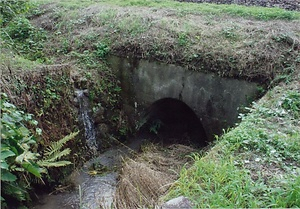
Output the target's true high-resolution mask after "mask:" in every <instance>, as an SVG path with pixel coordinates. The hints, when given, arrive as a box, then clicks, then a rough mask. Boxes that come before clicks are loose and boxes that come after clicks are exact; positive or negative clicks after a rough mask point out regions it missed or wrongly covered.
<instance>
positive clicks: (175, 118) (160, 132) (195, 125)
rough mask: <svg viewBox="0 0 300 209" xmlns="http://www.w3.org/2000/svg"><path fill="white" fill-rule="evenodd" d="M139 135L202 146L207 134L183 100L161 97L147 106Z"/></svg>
mask: <svg viewBox="0 0 300 209" xmlns="http://www.w3.org/2000/svg"><path fill="white" fill-rule="evenodd" d="M137 135H138V136H139V137H141V136H142V137H144V138H146V137H148V138H149V139H150V140H153V141H155V142H162V143H163V144H173V143H180V144H185V145H194V146H198V147H204V146H206V145H207V141H208V139H207V136H206V133H205V130H204V128H203V125H202V123H201V121H200V119H199V118H198V117H197V115H196V114H195V112H194V111H193V110H192V109H191V108H190V107H189V106H188V105H187V104H185V103H184V102H183V101H181V100H178V99H174V98H163V99H159V100H157V101H155V102H154V103H152V104H151V105H150V107H148V108H147V109H146V111H145V113H144V115H143V117H142V122H141V125H140V128H139V131H138V132H137Z"/></svg>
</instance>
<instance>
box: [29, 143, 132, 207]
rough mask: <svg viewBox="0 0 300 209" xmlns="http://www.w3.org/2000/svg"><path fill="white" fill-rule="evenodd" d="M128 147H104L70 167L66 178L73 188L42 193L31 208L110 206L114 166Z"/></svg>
mask: <svg viewBox="0 0 300 209" xmlns="http://www.w3.org/2000/svg"><path fill="white" fill-rule="evenodd" d="M131 151H132V150H131V149H129V148H126V147H122V148H121V147H120V148H115V149H111V150H108V151H106V152H104V153H103V154H100V156H99V157H97V158H94V159H92V160H90V161H89V162H87V163H85V165H84V166H83V168H82V169H80V170H77V171H74V172H73V173H72V175H71V176H70V181H71V182H72V183H73V184H74V190H73V191H71V192H64V193H60V194H56V195H43V196H41V197H40V199H39V201H38V204H37V205H36V206H35V207H33V208H32V209H54V208H60V209H69V208H75V209H77V208H81V209H98V208H110V207H111V205H112V204H113V198H114V193H115V190H116V185H117V177H118V174H119V173H118V169H117V168H118V167H120V164H121V161H122V158H123V157H125V156H127V155H129V154H130V152H131Z"/></svg>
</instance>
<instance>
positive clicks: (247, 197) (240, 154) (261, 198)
mask: <svg viewBox="0 0 300 209" xmlns="http://www.w3.org/2000/svg"><path fill="white" fill-rule="evenodd" d="M299 78H300V76H299V74H298V77H297V76H296V78H295V80H294V81H293V82H292V83H289V84H288V85H286V84H282V85H280V86H277V87H275V88H274V89H273V90H271V91H270V92H268V93H267V95H266V96H265V97H264V98H263V99H262V100H261V101H259V102H258V103H255V104H254V105H253V107H252V108H251V109H250V113H249V114H248V115H242V116H241V118H242V122H241V123H240V124H239V125H238V126H237V127H236V128H234V129H232V130H230V131H228V132H227V133H225V134H224V135H223V136H222V137H221V138H220V139H219V141H218V142H216V145H215V146H214V147H213V148H212V149H211V150H210V151H209V152H208V153H207V155H204V156H200V155H198V154H195V155H194V156H193V158H194V165H193V166H192V167H191V168H190V169H185V168H183V169H182V171H181V177H180V178H179V179H178V180H177V181H176V182H175V184H174V185H173V187H172V189H171V191H170V193H169V197H170V196H171V197H177V196H179V195H184V196H186V197H188V198H190V199H191V200H192V202H193V203H194V204H195V207H196V208H208V207H212V208H223V207H230V208H235V207H238V208H269V207H273V208H289V207H299V206H300V169H299V166H300V164H299V162H300V155H299V153H300V128H299V126H300V124H299V113H300V93H299V92H300V88H299V86H300V85H299V84H300V82H299Z"/></svg>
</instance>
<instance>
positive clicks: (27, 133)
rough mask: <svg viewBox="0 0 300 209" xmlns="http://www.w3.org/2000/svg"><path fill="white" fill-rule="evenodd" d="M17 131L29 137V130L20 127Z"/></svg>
mask: <svg viewBox="0 0 300 209" xmlns="http://www.w3.org/2000/svg"><path fill="white" fill-rule="evenodd" d="M19 131H20V133H21V134H22V135H23V136H29V134H30V132H29V130H28V129H27V128H25V127H24V126H21V127H20V128H19Z"/></svg>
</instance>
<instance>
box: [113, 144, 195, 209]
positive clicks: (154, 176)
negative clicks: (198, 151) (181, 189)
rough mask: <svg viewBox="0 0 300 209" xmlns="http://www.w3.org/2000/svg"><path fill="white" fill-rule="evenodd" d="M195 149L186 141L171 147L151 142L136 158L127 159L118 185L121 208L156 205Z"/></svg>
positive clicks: (117, 193) (119, 205)
mask: <svg viewBox="0 0 300 209" xmlns="http://www.w3.org/2000/svg"><path fill="white" fill-rule="evenodd" d="M194 151H195V150H194V149H193V148H191V147H188V146H184V145H178V144H177V145H171V146H169V147H167V148H163V147H160V146H158V145H153V144H151V145H147V147H146V148H145V149H144V150H143V152H142V153H141V154H140V155H139V156H138V157H137V158H135V159H126V160H125V161H124V164H123V167H122V171H121V175H120V181H119V184H118V186H117V191H116V196H115V205H116V207H117V208H124V209H126V208H145V207H150V208H151V207H155V206H157V205H158V204H159V202H160V200H159V199H160V197H162V196H163V195H164V194H166V192H167V191H168V189H169V187H170V186H171V184H172V183H173V182H174V181H175V180H176V179H177V178H178V175H179V172H180V169H181V168H182V166H183V165H186V166H188V162H189V161H190V160H191V158H189V157H188V155H189V154H190V153H191V152H194Z"/></svg>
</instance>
